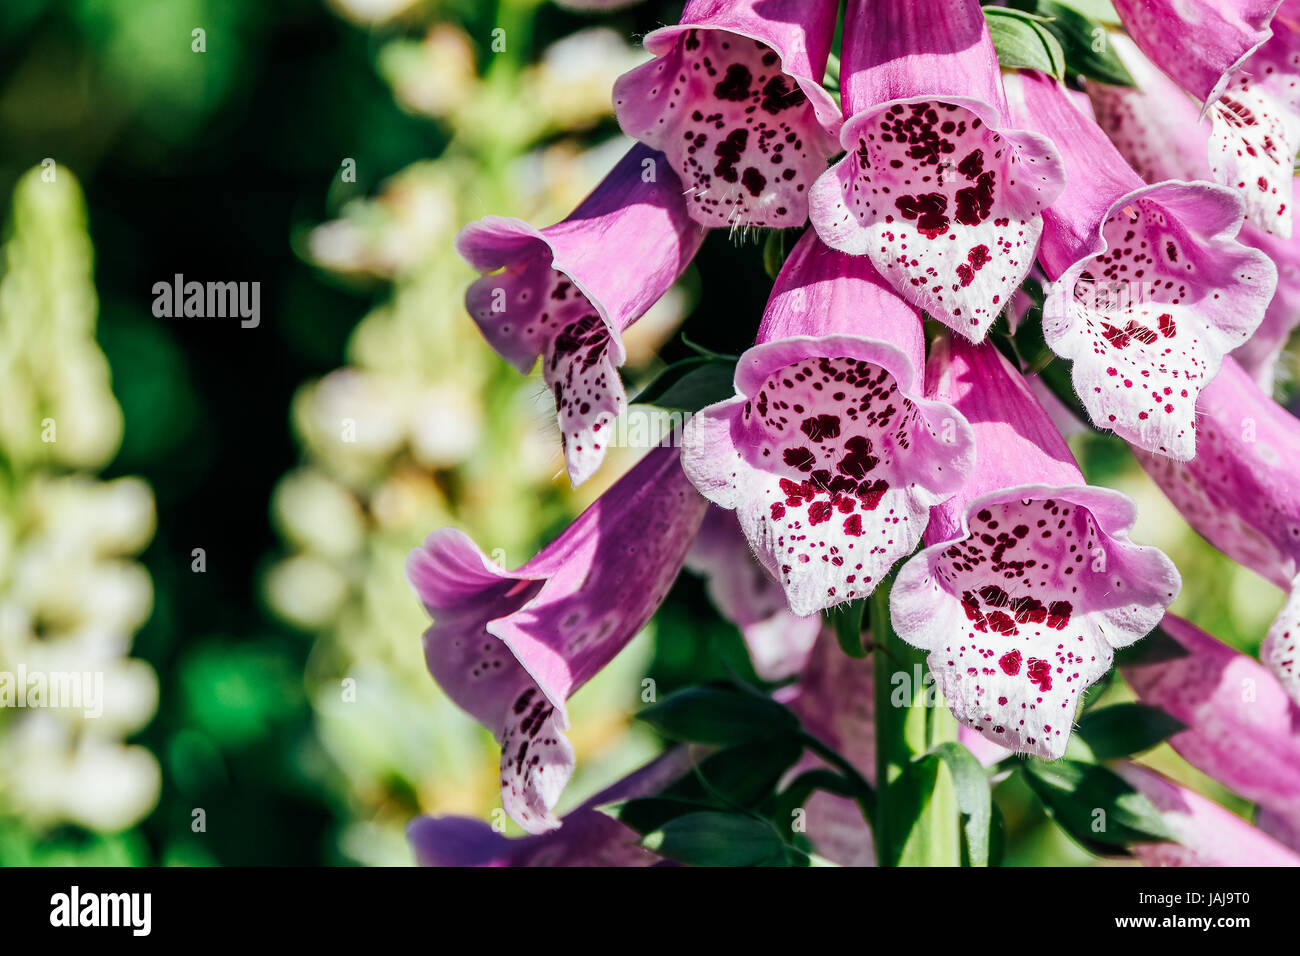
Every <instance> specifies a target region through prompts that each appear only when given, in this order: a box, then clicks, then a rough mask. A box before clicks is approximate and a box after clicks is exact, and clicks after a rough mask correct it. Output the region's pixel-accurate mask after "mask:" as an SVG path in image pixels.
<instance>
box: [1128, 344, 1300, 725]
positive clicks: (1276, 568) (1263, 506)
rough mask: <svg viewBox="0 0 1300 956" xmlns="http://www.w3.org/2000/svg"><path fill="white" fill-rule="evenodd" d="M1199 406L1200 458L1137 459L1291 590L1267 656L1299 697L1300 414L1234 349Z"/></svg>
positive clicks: (1228, 548)
mask: <svg viewBox="0 0 1300 956" xmlns="http://www.w3.org/2000/svg"><path fill="white" fill-rule="evenodd" d="M1197 413H1198V414H1197V432H1198V436H1199V437H1198V450H1197V455H1196V457H1195V458H1193V459H1192V460H1191V461H1188V462H1174V461H1170V460H1168V459H1167V458H1163V457H1160V456H1156V455H1148V454H1143V453H1138V456H1137V457H1138V461H1140V462H1141V463H1142V467H1143V468H1145V469H1146V471H1147V474H1149V475H1150V476H1151V477H1152V478H1153V479H1154V480H1155V482H1156V484H1158V485H1159V486H1160V488H1161V490H1162V491H1164V493H1165V495H1166V496H1167V497H1168V498H1169V500H1170V501H1172V502H1173V503H1174V505H1175V507H1177V508H1178V510H1179V511H1180V512H1181V513H1182V515H1183V517H1184V518H1186V519H1187V522H1188V524H1190V525H1191V526H1192V527H1193V528H1195V529H1196V530H1197V531H1198V532H1200V534H1201V535H1202V536H1203V537H1204V538H1206V539H1207V540H1208V541H1209V542H1210V543H1211V544H1212V545H1214V546H1215V547H1216V548H1218V549H1219V550H1220V551H1222V552H1223V553H1224V554H1226V555H1228V557H1230V558H1232V559H1233V560H1234V561H1237V562H1239V563H1241V564H1244V565H1245V566H1246V567H1248V568H1251V569H1253V570H1254V571H1256V572H1257V573H1259V574H1260V575H1262V576H1263V577H1265V578H1267V579H1268V580H1270V581H1272V582H1273V583H1274V584H1276V585H1277V586H1278V587H1281V588H1284V589H1287V590H1289V591H1290V593H1291V598H1290V599H1289V600H1288V601H1287V604H1286V606H1285V607H1284V608H1283V609H1282V612H1281V614H1279V615H1278V618H1277V620H1276V621H1275V622H1274V624H1273V627H1272V629H1271V630H1270V631H1269V636H1268V638H1267V640H1266V641H1265V643H1264V646H1263V648H1262V649H1261V651H1260V656H1261V658H1262V659H1263V660H1264V662H1265V663H1266V664H1267V665H1269V667H1270V668H1271V669H1272V670H1273V672H1274V673H1275V674H1276V675H1277V676H1278V679H1279V680H1280V681H1282V684H1283V686H1284V687H1285V688H1286V689H1287V692H1288V693H1289V694H1290V695H1291V696H1292V698H1293V699H1295V700H1300V652H1298V650H1297V640H1300V600H1297V595H1298V594H1300V588H1297V587H1296V576H1297V574H1298V573H1300V480H1297V476H1296V468H1295V463H1296V461H1297V460H1300V419H1297V418H1296V417H1295V416H1294V415H1292V414H1291V413H1290V412H1288V411H1287V410H1286V409H1285V408H1283V407H1282V406H1280V405H1278V404H1277V402H1275V401H1273V399H1272V398H1270V397H1269V396H1268V395H1266V394H1265V393H1264V392H1263V391H1262V390H1261V389H1260V388H1259V386H1258V385H1256V384H1255V383H1254V382H1253V381H1252V380H1251V378H1250V376H1249V375H1247V374H1246V372H1245V371H1244V370H1243V369H1242V368H1241V366H1239V365H1238V364H1237V363H1236V362H1235V361H1233V360H1232V358H1231V356H1230V357H1228V358H1227V359H1225V360H1224V362H1223V369H1222V370H1221V371H1220V372H1219V375H1218V377H1217V378H1215V380H1214V381H1213V382H1212V383H1211V384H1210V385H1209V387H1207V388H1206V389H1205V390H1204V391H1202V392H1201V398H1200V401H1199V403H1198V404H1197Z"/></svg>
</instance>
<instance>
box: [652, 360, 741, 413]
mask: <svg viewBox="0 0 1300 956" xmlns="http://www.w3.org/2000/svg"><path fill="white" fill-rule="evenodd" d="M735 374H736V363H735V362H733V361H731V360H729V359H723V358H709V357H705V356H698V357H693V358H688V359H682V360H681V361H680V362H674V363H673V364H672V365H670V366H668V367H667V368H666V369H664V370H663V371H662V372H660V373H659V374H658V375H656V376H655V378H654V380H653V381H652V382H651V383H650V384H649V385H647V386H646V387H645V388H643V389H642V390H641V392H640V393H639V394H638V395H637V396H636V398H634V399H632V402H631V404H633V405H657V406H658V407H660V408H666V409H670V410H679V411H686V412H698V411H699V410H700V409H701V408H704V407H705V406H707V405H712V404H713V403H715V402H721V401H725V400H726V399H728V398H731V397H733V396H734V395H735V394H736V390H735V386H734V385H733V381H734V378H735Z"/></svg>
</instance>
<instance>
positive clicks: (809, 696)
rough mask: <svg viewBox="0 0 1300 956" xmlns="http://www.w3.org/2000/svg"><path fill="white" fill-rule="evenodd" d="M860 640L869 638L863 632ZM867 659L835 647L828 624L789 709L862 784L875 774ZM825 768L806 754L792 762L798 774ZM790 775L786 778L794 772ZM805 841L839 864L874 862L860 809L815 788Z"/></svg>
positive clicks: (868, 829) (872, 700) (871, 692)
mask: <svg viewBox="0 0 1300 956" xmlns="http://www.w3.org/2000/svg"><path fill="white" fill-rule="evenodd" d="M862 640H863V642H864V643H867V642H869V641H870V635H869V634H865V633H864V634H863V635H862ZM873 667H874V665H873V664H872V661H871V660H870V659H869V658H853V657H850V656H849V655H847V654H845V653H844V651H843V650H841V648H840V645H839V642H838V641H837V640H836V639H835V634H834V633H833V632H832V631H831V630H830V629H829V628H828V629H826V630H825V631H823V633H822V635H821V637H820V638H818V640H817V643H816V644H815V645H814V646H813V650H812V654H811V655H810V656H809V658H808V663H807V665H806V666H805V667H804V669H803V671H802V672H801V673H800V675H799V683H798V687H797V693H796V696H795V697H794V699H793V701H792V702H791V704H790V708H791V709H792V710H793V711H794V712H795V713H796V714H798V715H799V720H800V721H801V722H802V724H803V726H804V729H805V730H807V731H808V732H809V733H810V734H812V735H813V736H814V737H816V738H817V739H818V740H820V741H821V742H822V743H824V744H826V745H827V746H828V747H830V748H831V749H832V750H835V751H836V752H838V753H839V754H840V756H842V757H844V759H845V760H847V761H848V762H849V763H851V764H852V765H853V766H854V768H855V769H856V770H857V771H858V773H860V774H862V776H863V778H864V779H865V780H867V782H868V783H873V784H874V782H875V778H876V717H875V713H876V703H875V696H874V687H875V681H874V679H873V674H872V671H873ZM823 766H825V763H824V762H823V761H822V759H821V758H820V757H817V756H815V755H813V754H811V753H809V754H806V755H805V756H804V758H803V760H802V761H800V763H799V764H797V765H796V768H795V772H796V773H802V772H804V771H806V770H812V769H815V768H818V767H823ZM794 775H795V773H792V774H791V776H794ZM803 809H804V814H805V823H806V824H807V828H808V829H807V834H808V840H809V842H810V843H812V845H813V849H814V850H815V851H816V852H817V854H818V855H819V856H822V857H824V858H826V859H827V860H830V861H831V862H832V863H838V864H839V865H840V866H875V865H876V846H875V840H874V839H873V837H872V833H871V827H870V826H868V825H867V822H866V821H865V820H864V819H863V818H862V809H861V808H860V807H859V806H858V804H857V803H856V802H855V801H853V800H850V799H849V798H847V797H841V796H837V795H835V794H832V793H827V792H825V791H822V790H818V791H815V792H814V793H813V794H812V795H811V796H810V797H809V798H808V800H807V801H806V802H805V803H804V806H803Z"/></svg>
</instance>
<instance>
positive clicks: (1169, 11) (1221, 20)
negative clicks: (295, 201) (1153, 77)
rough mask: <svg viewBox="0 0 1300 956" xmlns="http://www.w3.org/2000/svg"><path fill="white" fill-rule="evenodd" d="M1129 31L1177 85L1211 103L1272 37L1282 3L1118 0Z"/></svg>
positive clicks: (1275, 0) (1259, 0)
mask: <svg viewBox="0 0 1300 956" xmlns="http://www.w3.org/2000/svg"><path fill="white" fill-rule="evenodd" d="M1113 2H1114V5H1115V12H1116V13H1118V14H1119V18H1120V20H1121V21H1122V22H1123V24H1124V29H1126V30H1127V31H1128V32H1129V35H1131V36H1132V37H1133V39H1134V40H1135V41H1136V42H1137V45H1138V46H1139V47H1140V48H1141V49H1142V52H1143V53H1145V54H1146V55H1147V56H1149V57H1150V58H1151V59H1152V60H1154V61H1155V62H1156V63H1157V64H1159V66H1160V68H1161V69H1162V70H1164V71H1165V72H1166V73H1168V74H1169V75H1170V76H1171V77H1173V79H1174V80H1175V82H1177V83H1178V85H1179V86H1181V87H1182V88H1183V89H1185V90H1186V91H1187V92H1188V93H1190V94H1192V96H1194V97H1196V98H1197V100H1199V101H1201V102H1203V103H1205V104H1206V105H1209V104H1211V103H1213V102H1214V101H1215V100H1217V99H1218V98H1219V95H1220V94H1221V93H1222V92H1223V91H1224V89H1226V88H1227V86H1228V81H1229V79H1230V77H1231V76H1232V74H1233V73H1235V72H1236V71H1237V70H1238V69H1240V68H1241V67H1242V66H1243V65H1244V64H1245V63H1246V61H1247V60H1248V59H1249V58H1250V55H1251V54H1252V53H1253V52H1254V51H1255V49H1256V48H1257V47H1258V46H1259V45H1260V44H1262V43H1263V42H1264V41H1265V40H1267V39H1268V37H1269V29H1268V26H1269V21H1271V20H1272V19H1273V13H1274V11H1276V10H1277V8H1278V6H1279V5H1280V4H1279V0H1113Z"/></svg>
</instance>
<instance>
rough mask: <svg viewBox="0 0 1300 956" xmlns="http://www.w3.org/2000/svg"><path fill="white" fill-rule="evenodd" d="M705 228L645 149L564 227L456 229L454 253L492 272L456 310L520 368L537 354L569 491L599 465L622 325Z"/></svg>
mask: <svg viewBox="0 0 1300 956" xmlns="http://www.w3.org/2000/svg"><path fill="white" fill-rule="evenodd" d="M704 233H705V230H703V229H702V228H701V227H700V226H698V225H697V224H695V223H694V222H692V221H691V219H690V217H689V216H688V215H687V214H686V207H685V204H684V202H683V200H682V196H681V184H680V183H679V182H678V180H677V177H676V176H675V175H674V174H673V172H672V170H671V169H669V168H668V164H667V163H666V162H665V161H664V157H663V156H662V155H661V154H659V153H656V152H654V151H652V150H650V149H647V148H646V147H644V146H637V147H635V148H633V149H632V150H631V151H630V152H629V153H628V154H627V155H626V156H624V157H623V159H622V160H620V161H619V164H618V165H617V166H616V167H615V168H614V170H613V172H611V173H610V174H609V175H608V176H606V177H605V179H604V181H603V182H601V184H600V185H599V186H597V187H596V189H595V191H594V192H593V193H592V194H591V195H590V196H588V197H587V198H586V199H585V200H584V201H583V202H582V204H581V205H579V206H578V208H577V209H575V210H574V211H573V212H572V213H571V214H570V215H569V217H568V218H567V219H565V220H564V221H563V222H560V223H556V224H555V225H553V226H548V227H547V228H545V229H536V228H534V227H533V226H530V225H529V224H528V223H526V222H522V221H520V220H518V219H506V218H502V217H500V216H488V217H487V218H485V219H481V220H479V221H478V222H476V223H472V224H470V225H468V226H466V227H465V228H464V229H463V230H461V233H460V236H459V237H458V238H457V240H456V250H457V251H458V252H459V253H460V255H461V256H462V257H463V258H464V259H465V261H466V262H468V263H469V264H470V265H471V266H473V267H474V268H476V269H478V270H479V271H480V272H483V273H491V274H489V275H484V277H483V278H481V279H479V280H478V281H476V282H475V283H474V284H473V285H471V286H470V287H469V291H468V292H467V293H466V294H465V306H466V308H468V309H469V314H470V316H471V317H473V319H474V321H475V322H477V323H478V326H479V329H480V330H481V331H482V332H483V336H484V338H486V339H487V340H488V343H489V344H490V345H491V346H492V347H493V348H494V349H496V351H497V352H499V353H500V354H501V356H502V357H503V358H505V359H506V360H507V361H508V362H510V363H511V364H512V365H514V366H515V367H516V368H517V369H519V371H521V372H525V373H526V372H528V371H529V370H530V369H531V368H532V367H533V364H534V363H535V362H536V361H537V359H538V357H540V358H541V359H542V377H543V378H544V379H545V380H546V384H547V385H548V386H549V387H550V389H551V392H552V393H553V394H554V396H555V406H556V410H557V413H558V415H559V425H560V433H561V440H562V441H563V443H564V455H565V460H566V462H567V465H568V470H569V478H570V480H571V481H572V483H573V485H574V486H575V487H576V486H578V485H580V484H581V483H582V482H584V481H586V480H587V479H588V478H590V477H591V475H592V474H593V473H594V472H595V471H596V469H597V468H598V467H600V463H601V461H602V460H603V459H604V457H605V449H606V448H607V447H608V443H609V442H608V438H606V437H605V435H608V429H609V426H610V425H611V423H612V422H613V421H614V419H615V418H617V417H618V415H619V414H620V413H621V412H622V411H623V409H624V408H625V407H626V405H627V396H626V394H625V393H624V391H623V383H622V381H620V379H619V376H618V367H619V366H620V365H622V364H623V360H624V351H623V341H622V337H621V334H622V332H623V330H624V329H626V328H627V327H628V326H629V325H631V324H632V323H633V322H635V321H636V320H637V319H638V318H640V317H641V316H642V315H643V314H644V313H645V311H646V310H647V309H648V308H650V306H652V305H653V304H654V303H655V302H656V301H657V300H658V299H659V298H660V296H662V295H663V294H664V293H665V292H667V291H668V288H669V287H670V286H671V285H672V284H673V282H675V281H676V280H677V277H678V276H680V275H681V274H682V271H683V270H684V269H685V268H686V266H687V265H688V264H689V263H690V261H691V259H692V258H693V257H694V256H695V253H696V251H697V250H698V249H699V247H700V243H701V242H702V241H703V240H704ZM497 270H500V271H497ZM602 432H604V433H605V434H604V435H602Z"/></svg>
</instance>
